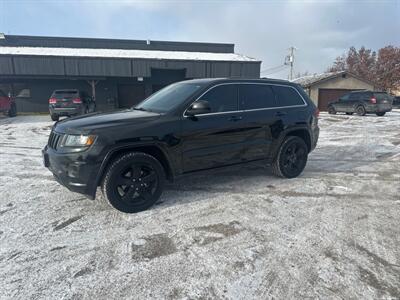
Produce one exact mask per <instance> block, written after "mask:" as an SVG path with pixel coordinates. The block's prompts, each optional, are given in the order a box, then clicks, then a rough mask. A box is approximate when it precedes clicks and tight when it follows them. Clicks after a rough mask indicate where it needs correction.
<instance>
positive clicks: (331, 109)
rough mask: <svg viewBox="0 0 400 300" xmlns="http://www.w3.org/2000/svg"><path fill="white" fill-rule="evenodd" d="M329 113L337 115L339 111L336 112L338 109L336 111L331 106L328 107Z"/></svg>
mask: <svg viewBox="0 0 400 300" xmlns="http://www.w3.org/2000/svg"><path fill="white" fill-rule="evenodd" d="M328 113H329V114H330V115H336V113H337V111H336V109H335V108H334V107H333V106H329V107H328Z"/></svg>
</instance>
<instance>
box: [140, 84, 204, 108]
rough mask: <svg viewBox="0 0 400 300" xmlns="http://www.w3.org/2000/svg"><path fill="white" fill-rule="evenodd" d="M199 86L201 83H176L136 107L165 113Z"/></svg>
mask: <svg viewBox="0 0 400 300" xmlns="http://www.w3.org/2000/svg"><path fill="white" fill-rule="evenodd" d="M199 88H200V85H195V84H190V83H174V84H171V85H169V86H167V87H165V88H163V89H162V90H159V91H158V92H157V93H155V94H153V95H151V96H150V97H148V98H147V99H145V100H144V101H142V102H141V103H139V104H138V105H137V106H135V107H134V109H139V110H148V111H154V112H158V113H165V112H168V111H170V110H171V109H173V108H175V107H176V106H178V105H179V104H181V103H183V102H184V101H185V100H186V99H187V98H188V97H189V96H190V95H192V94H193V93H194V92H196V91H197V90H198V89H199Z"/></svg>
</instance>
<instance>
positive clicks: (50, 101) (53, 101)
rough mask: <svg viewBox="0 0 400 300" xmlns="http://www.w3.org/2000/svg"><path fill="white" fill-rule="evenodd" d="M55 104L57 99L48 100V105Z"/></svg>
mask: <svg viewBox="0 0 400 300" xmlns="http://www.w3.org/2000/svg"><path fill="white" fill-rule="evenodd" d="M56 103H57V99H56V98H50V99H49V104H56Z"/></svg>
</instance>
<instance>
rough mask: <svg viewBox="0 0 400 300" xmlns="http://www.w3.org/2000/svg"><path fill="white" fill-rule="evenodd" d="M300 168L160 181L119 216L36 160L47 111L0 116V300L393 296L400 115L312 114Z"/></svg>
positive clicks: (399, 287) (398, 248)
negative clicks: (156, 191)
mask: <svg viewBox="0 0 400 300" xmlns="http://www.w3.org/2000/svg"><path fill="white" fill-rule="evenodd" d="M320 125H321V136H320V141H319V145H318V148H317V149H316V150H315V151H314V152H313V153H312V154H311V156H310V160H309V163H308V165H307V167H306V170H305V172H304V173H303V175H302V176H301V177H300V178H297V179H292V180H283V179H277V178H275V177H273V176H271V175H270V173H269V171H268V169H266V168H263V167H262V166H257V165H248V166H246V167H240V168H233V169H225V170H220V171H218V172H216V173H214V174H212V175H211V174H202V175H196V176H192V177H189V178H185V179H181V180H179V181H178V182H176V183H175V184H170V185H169V186H168V188H167V190H166V191H165V193H164V194H163V196H162V199H161V201H160V203H158V204H157V205H156V206H155V207H154V208H152V209H151V210H149V211H146V212H143V213H139V214H134V215H126V214H121V213H118V212H116V211H113V210H111V209H110V208H107V207H103V206H101V205H100V204H98V203H96V202H93V201H90V200H86V199H85V198H83V197H82V196H81V195H79V194H74V193H71V192H69V191H67V190H66V189H65V188H63V187H61V186H60V185H58V184H57V183H56V182H55V181H54V180H53V179H52V176H51V174H50V172H48V171H47V170H46V169H45V168H44V167H43V166H42V159H41V153H40V150H41V148H42V147H43V146H44V145H45V144H46V141H47V135H48V133H49V129H50V126H51V122H50V121H49V117H48V116H20V117H17V118H13V119H9V118H2V119H0V163H1V165H0V195H1V196H0V282H1V284H0V286H1V287H0V298H1V299H39V298H40V299H42V298H47V299H60V298H63V299H81V298H86V299H96V298H97V299H112V298H114V299H115V298H121V297H124V298H132V299H146V298H170V299H180V298H186V299H193V298H195V299H196V298H203V299H205V298H212V299H215V298H220V299H221V298H223V299H226V298H228V299H232V298H233V299H254V298H258V299H266V298H272V297H273V298H282V299H289V298H308V297H313V298H314V297H319V298H332V299H336V298H364V299H368V298H369V299H372V298H374V299H376V298H392V299H399V298H400V111H397V112H392V113H389V114H387V116H385V117H376V116H366V117H358V116H346V115H336V116H330V115H326V114H323V115H322V116H321V120H320Z"/></svg>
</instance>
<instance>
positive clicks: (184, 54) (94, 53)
mask: <svg viewBox="0 0 400 300" xmlns="http://www.w3.org/2000/svg"><path fill="white" fill-rule="evenodd" d="M1 54H3V55H35V56H36V55H38V56H62V57H104V58H138V59H140V58H141V59H167V60H168V59H169V60H200V61H248V62H251V61H254V62H255V61H257V60H256V59H255V58H251V57H249V56H245V55H242V54H237V53H212V52H188V51H159V50H126V49H88V48H50V47H0V55H1Z"/></svg>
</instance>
